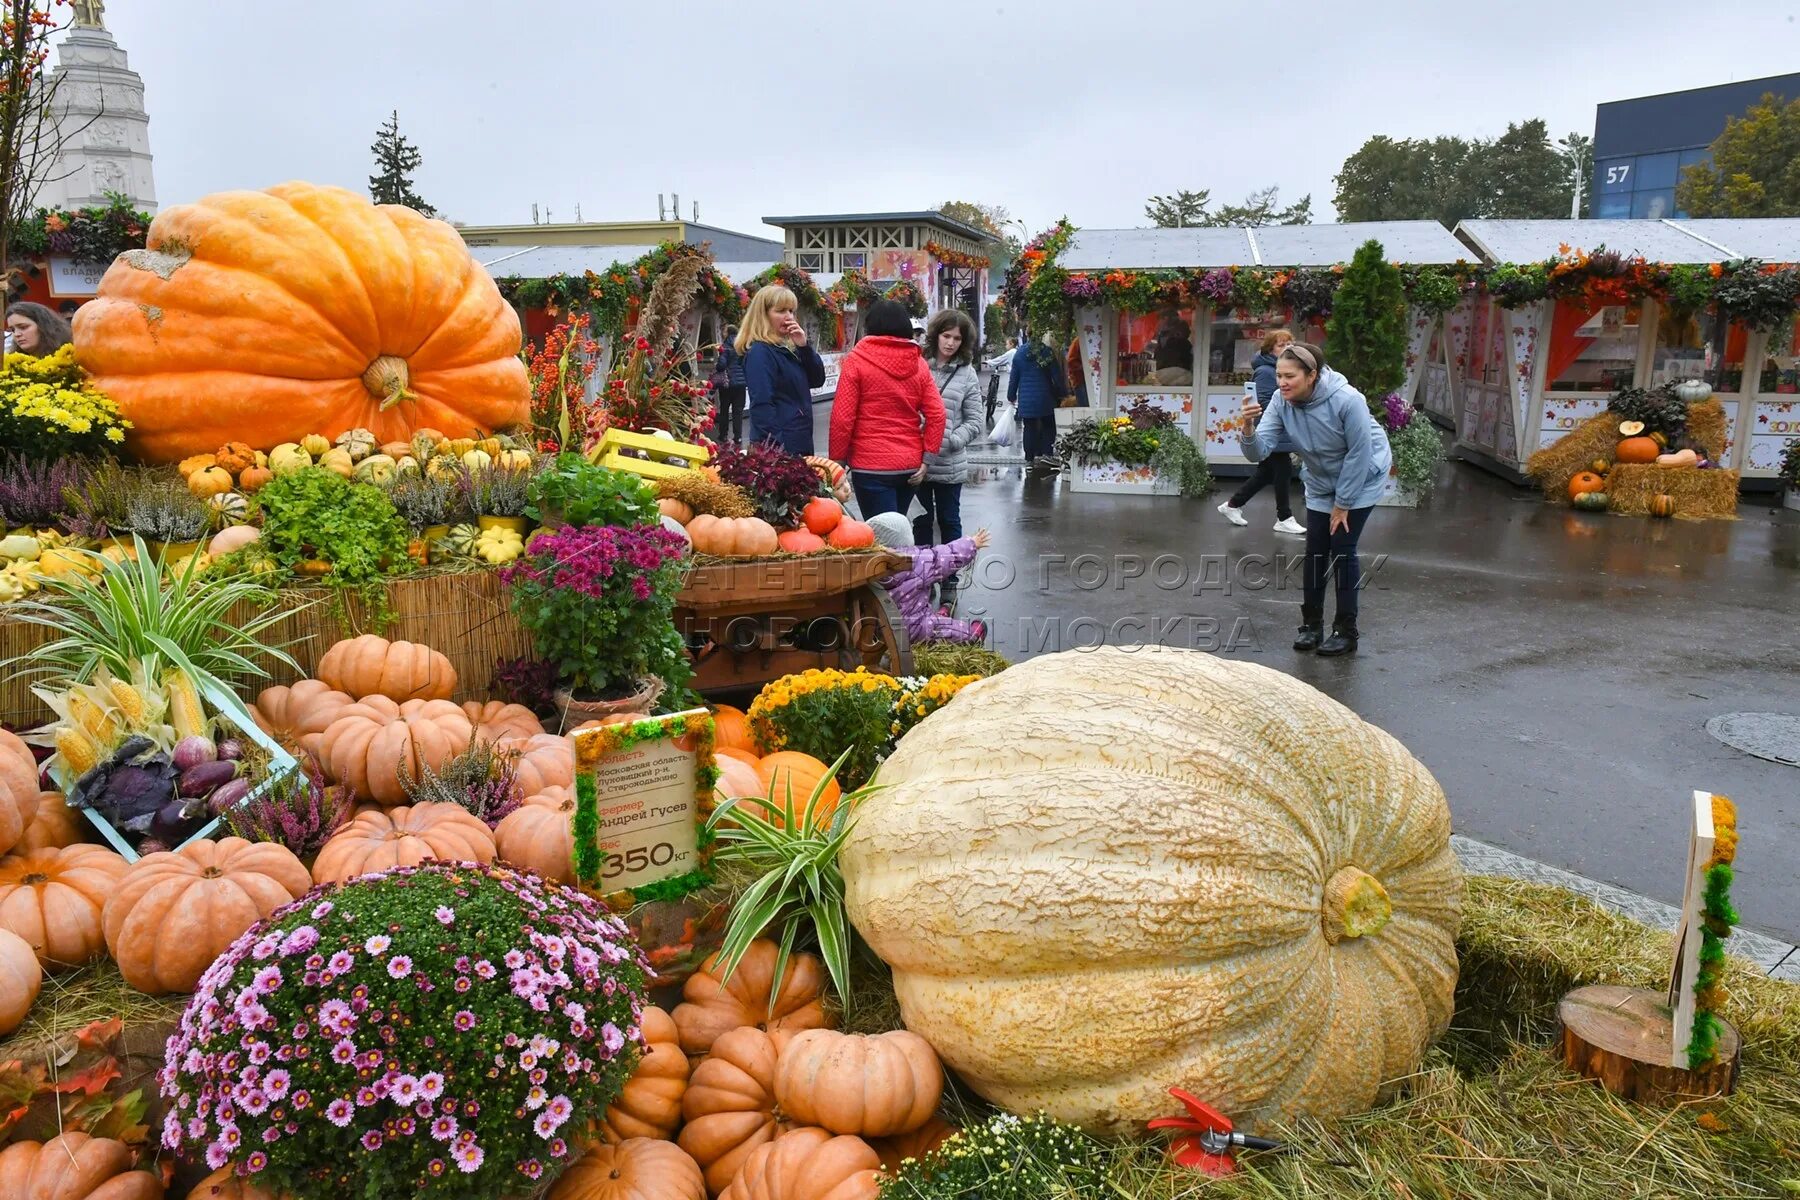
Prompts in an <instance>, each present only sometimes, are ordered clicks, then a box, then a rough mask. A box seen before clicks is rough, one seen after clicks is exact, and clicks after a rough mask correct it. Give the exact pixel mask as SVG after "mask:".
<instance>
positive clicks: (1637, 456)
mask: <svg viewBox="0 0 1800 1200" xmlns="http://www.w3.org/2000/svg"><path fill="white" fill-rule="evenodd" d="M1661 453H1662V447H1661V446H1659V445H1657V444H1656V439H1655V438H1647V437H1641V436H1640V437H1628V438H1624V439H1622V440H1621V441H1620V442H1619V444H1618V446H1617V447H1616V448H1615V449H1614V450H1613V459H1614V461H1616V462H1622V463H1653V462H1655V461H1656V456H1657V455H1659V454H1661Z"/></svg>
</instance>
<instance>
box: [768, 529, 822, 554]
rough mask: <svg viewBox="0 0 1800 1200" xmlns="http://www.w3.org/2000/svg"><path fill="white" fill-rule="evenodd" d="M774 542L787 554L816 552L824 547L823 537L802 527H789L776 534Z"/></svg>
mask: <svg viewBox="0 0 1800 1200" xmlns="http://www.w3.org/2000/svg"><path fill="white" fill-rule="evenodd" d="M775 541H776V543H777V544H778V545H779V546H780V547H781V549H782V550H783V551H784V552H785V553H788V554H817V553H818V552H819V551H821V550H823V549H824V548H825V539H824V538H822V537H820V536H819V535H818V534H816V533H811V532H808V531H807V530H804V529H789V530H787V531H786V532H784V533H781V534H778V535H776V538H775Z"/></svg>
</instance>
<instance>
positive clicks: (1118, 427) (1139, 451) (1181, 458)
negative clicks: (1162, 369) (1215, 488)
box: [1056, 399, 1212, 496]
mask: <svg viewBox="0 0 1800 1200" xmlns="http://www.w3.org/2000/svg"><path fill="white" fill-rule="evenodd" d="M1056 448H1057V452H1058V453H1059V454H1061V455H1062V456H1063V457H1064V458H1067V459H1069V460H1070V461H1072V462H1081V461H1084V460H1085V461H1089V462H1117V463H1123V464H1124V465H1125V466H1128V467H1150V468H1151V469H1152V470H1154V471H1156V472H1157V473H1158V474H1159V475H1162V476H1164V477H1165V478H1167V479H1172V480H1174V481H1175V482H1176V485H1177V486H1178V487H1179V488H1180V489H1181V494H1182V495H1183V496H1203V495H1205V494H1206V493H1207V492H1208V491H1209V490H1210V489H1211V488H1212V473H1211V471H1209V470H1208V469H1207V465H1206V455H1205V453H1204V452H1203V451H1202V450H1201V449H1200V447H1199V446H1197V445H1195V444H1194V440H1193V439H1192V438H1190V437H1188V435H1187V434H1185V433H1183V432H1182V431H1181V430H1180V429H1178V428H1176V425H1175V417H1174V414H1172V413H1168V412H1165V411H1163V410H1162V409H1160V408H1157V407H1155V406H1154V405H1151V404H1150V403H1149V402H1147V401H1145V400H1142V399H1140V400H1137V401H1135V402H1134V403H1132V404H1131V405H1130V406H1128V407H1127V408H1126V409H1125V411H1124V412H1122V413H1120V414H1119V415H1118V416H1115V417H1090V418H1088V419H1087V420H1084V421H1078V422H1076V424H1075V425H1074V426H1073V427H1071V428H1070V430H1069V431H1068V432H1067V433H1065V434H1064V435H1063V436H1062V437H1061V438H1059V439H1058V440H1057V443H1056Z"/></svg>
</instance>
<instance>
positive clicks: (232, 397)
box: [75, 183, 531, 462]
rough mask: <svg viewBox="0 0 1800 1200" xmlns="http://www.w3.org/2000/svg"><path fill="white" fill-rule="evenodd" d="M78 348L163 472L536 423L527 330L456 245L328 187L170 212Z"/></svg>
mask: <svg viewBox="0 0 1800 1200" xmlns="http://www.w3.org/2000/svg"><path fill="white" fill-rule="evenodd" d="M75 348H76V355H77V357H78V358H79V359H80V361H81V364H82V366H84V367H86V368H87V370H88V371H89V373H90V374H92V375H93V376H94V383H95V385H96V386H97V387H98V388H99V389H100V390H101V391H103V392H105V393H106V394H107V395H109V396H111V397H112V398H113V399H114V400H116V401H117V402H118V404H119V408H120V409H121V410H122V411H123V413H124V415H125V416H127V417H128V418H130V420H131V422H132V426H133V428H132V431H131V435H130V441H129V443H128V444H129V445H130V446H131V448H132V449H133V450H134V451H135V452H137V453H138V454H140V455H142V456H143V457H146V458H149V459H152V460H155V461H158V462H173V461H175V460H177V459H180V458H183V457H185V456H187V455H190V454H196V453H202V452H209V451H212V450H215V449H217V448H218V447H219V446H220V445H221V444H222V443H225V442H227V441H230V440H232V439H241V440H244V441H247V442H251V443H254V444H255V445H259V446H273V445H276V444H278V443H281V442H297V441H299V440H300V438H301V437H302V436H304V435H305V434H309V433H323V434H324V435H326V436H327V437H336V436H337V435H338V434H340V433H343V432H344V431H346V430H349V429H357V428H362V429H367V430H369V431H370V432H371V433H373V434H374V436H375V440H376V441H377V442H387V441H396V440H400V439H405V438H409V437H410V436H411V435H412V431H413V430H414V429H417V428H421V427H424V426H435V427H437V428H440V429H447V430H449V431H451V433H452V434H453V435H457V436H461V435H464V434H469V433H472V432H473V431H476V430H481V431H484V432H485V431H488V430H493V429H499V428H502V427H504V426H508V425H519V424H523V423H525V422H526V421H527V420H529V418H530V415H531V406H530V388H529V386H528V384H527V383H526V380H525V366H524V364H523V363H522V362H520V361H519V319H518V317H517V316H516V315H515V314H514V312H513V310H512V308H511V306H510V305H508V304H507V303H506V302H505V300H503V299H502V298H501V296H500V291H499V289H498V288H497V287H495V286H494V281H493V279H492V278H491V277H490V276H489V275H488V273H487V272H486V271H484V270H483V269H482V268H481V267H480V266H479V265H478V264H477V263H476V262H475V260H474V259H473V258H472V257H470V255H469V251H468V248H467V247H466V246H465V245H464V244H463V240H462V237H461V236H460V235H459V234H458V233H457V232H456V230H454V229H452V228H451V227H450V226H449V225H448V224H447V223H445V222H443V221H434V220H431V219H429V218H426V217H423V216H420V215H419V214H418V213H416V212H414V211H413V210H412V209H410V208H402V207H400V206H398V205H382V206H380V207H377V206H375V205H373V204H371V203H370V202H369V201H368V200H367V199H366V198H364V197H363V196H360V195H358V194H357V193H355V192H351V191H346V190H345V189H343V188H336V187H322V186H319V185H317V184H310V183H284V184H281V185H279V186H277V187H272V188H270V189H268V190H267V191H264V192H251V191H234V192H218V193H215V194H213V195H211V196H206V197H203V198H202V199H200V200H198V201H196V202H195V203H193V204H177V205H174V206H172V207H170V208H165V209H163V210H162V212H161V213H159V214H157V217H156V220H155V221H153V222H152V223H151V225H150V231H149V234H148V237H147V238H146V248H145V249H143V250H133V251H129V252H127V253H125V254H122V255H120V256H119V257H118V258H117V259H115V260H114V261H113V265H112V266H111V267H110V268H108V270H107V272H106V275H105V277H104V278H103V279H102V280H101V281H100V290H99V294H98V296H97V297H96V298H95V299H94V300H93V301H91V302H90V303H88V304H87V305H85V306H83V308H82V309H81V311H80V312H79V313H77V314H76V317H75Z"/></svg>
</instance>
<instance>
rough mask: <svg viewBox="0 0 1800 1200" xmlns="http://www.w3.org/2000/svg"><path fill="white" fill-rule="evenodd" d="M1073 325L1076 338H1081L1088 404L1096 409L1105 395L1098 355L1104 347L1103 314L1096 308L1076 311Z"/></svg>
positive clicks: (1082, 363) (1104, 323) (1104, 325)
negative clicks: (1075, 329) (1074, 324)
mask: <svg viewBox="0 0 1800 1200" xmlns="http://www.w3.org/2000/svg"><path fill="white" fill-rule="evenodd" d="M1075 323H1076V326H1077V328H1078V329H1080V331H1081V332H1080V334H1079V335H1078V336H1079V337H1080V338H1081V365H1082V369H1083V370H1085V371H1086V372H1087V394H1088V403H1089V404H1091V405H1093V406H1094V407H1096V408H1098V407H1099V397H1101V396H1103V395H1105V394H1106V393H1105V391H1104V390H1103V389H1102V387H1101V383H1100V374H1101V362H1100V355H1101V354H1102V353H1103V352H1104V348H1105V345H1106V336H1105V334H1106V322H1105V314H1104V313H1103V312H1102V310H1100V309H1098V308H1083V309H1078V310H1077V311H1076V313H1075Z"/></svg>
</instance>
